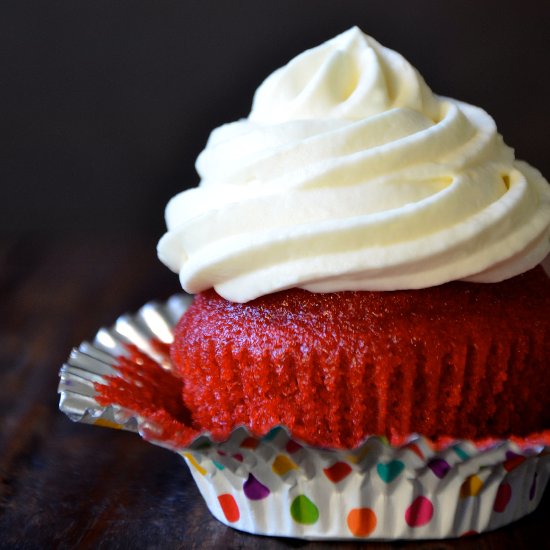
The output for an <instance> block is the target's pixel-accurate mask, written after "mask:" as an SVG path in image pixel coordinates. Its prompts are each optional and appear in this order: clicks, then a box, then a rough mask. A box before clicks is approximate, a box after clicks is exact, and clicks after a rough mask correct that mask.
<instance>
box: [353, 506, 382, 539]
mask: <svg viewBox="0 0 550 550" xmlns="http://www.w3.org/2000/svg"><path fill="white" fill-rule="evenodd" d="M376 523H377V519H376V514H375V513H374V512H373V511H372V510H371V509H370V508H354V509H353V510H351V511H350V513H349V514H348V517H347V524H348V529H349V530H350V531H351V533H352V534H353V535H355V536H356V537H368V536H369V535H370V534H371V533H372V532H373V531H374V529H375V528H376Z"/></svg>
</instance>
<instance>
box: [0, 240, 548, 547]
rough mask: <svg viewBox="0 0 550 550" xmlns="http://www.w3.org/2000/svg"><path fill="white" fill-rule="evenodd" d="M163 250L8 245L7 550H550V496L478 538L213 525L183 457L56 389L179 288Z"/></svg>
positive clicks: (1, 307) (0, 498)
mask: <svg viewBox="0 0 550 550" xmlns="http://www.w3.org/2000/svg"><path fill="white" fill-rule="evenodd" d="M154 245H155V243H154V242H153V241H150V242H147V240H146V239H137V238H133V239H130V238H122V237H120V238H95V239H94V238H90V237H81V238H76V237H73V238H72V239H70V240H68V239H63V240H58V241H57V242H49V243H47V242H42V241H40V240H39V239H35V238H30V237H29V238H24V239H18V240H10V241H4V242H2V243H0V327H1V330H0V358H1V359H0V361H1V362H0V419H1V424H0V548H21V549H27V548H28V549H31V548H167V549H170V548H185V549H193V548H225V549H237V548H252V549H254V548H258V549H259V548H262V549H265V550H268V549H280V548H297V547H304V548H307V549H308V550H309V549H310V548H311V549H315V548H329V547H330V548H350V549H351V548H361V547H363V548H370V549H372V550H378V549H380V550H381V549H389V548H404V549H407V550H415V549H426V550H428V549H429V550H435V549H468V550H469V549H476V550H489V549H492V550H497V549H498V550H502V549H514V550H517V549H544V548H550V543H549V542H548V532H549V531H548V529H549V527H548V522H549V520H550V513H549V512H550V494H549V493H550V492H549V491H548V490H547V491H546V495H545V497H544V499H543V502H542V504H541V506H540V507H539V509H538V510H537V511H536V512H534V513H533V514H531V515H530V516H528V517H526V518H524V519H523V520H521V521H519V522H516V523H515V524H512V525H510V526H508V527H506V528H503V529H500V530H498V531H495V532H493V533H488V534H484V535H480V536H476V537H473V538H471V539H463V540H451V541H436V542H433V541H432V542H419V543H406V542H393V543H380V542H371V543H363V544H360V543H332V544H331V543H307V542H304V541H295V540H284V539H273V538H263V537H255V536H251V535H246V534H243V533H239V532H237V531H234V530H232V529H230V528H228V527H225V526H224V525H222V524H220V523H218V522H217V521H216V520H214V519H213V518H212V517H211V516H210V514H209V512H208V510H207V508H206V506H205V505H204V503H203V502H202V500H201V498H200V496H199V494H198V491H197V489H196V488H195V486H194V484H193V481H192V479H191V477H190V474H189V472H188V470H187V466H186V465H185V464H184V463H183V461H182V460H181V459H180V458H179V457H178V456H176V455H175V454H173V453H171V452H169V451H166V450H164V449H160V448H157V447H154V446H152V445H150V444H148V443H146V442H144V441H142V440H141V439H140V438H139V437H138V436H136V435H134V434H130V433H122V432H118V431H114V430H109V429H104V428H98V427H93V426H86V425H82V424H73V423H72V422H70V421H69V420H68V419H67V418H66V417H65V416H64V415H63V414H62V413H60V412H59V411H58V408H57V402H58V399H57V395H56V389H57V374H58V370H59V367H60V365H61V364H62V363H63V361H64V360H65V359H66V358H67V355H68V353H69V352H70V350H71V348H72V347H73V346H75V345H78V344H79V343H80V342H81V341H82V340H85V339H91V338H92V337H93V335H94V333H95V332H96V330H97V329H98V328H100V327H101V326H108V325H110V324H112V322H113V321H114V320H115V318H116V317H117V316H118V315H120V314H122V313H124V312H129V311H134V310H136V309H138V308H139V307H140V306H141V305H143V304H144V303H145V302H147V301H149V300H152V299H165V298H167V297H168V296H169V295H171V294H172V293H174V292H177V291H178V290H179V288H178V282H177V277H176V276H175V275H173V274H171V273H170V272H168V270H167V269H166V268H164V267H163V266H162V265H160V263H159V262H158V261H157V259H156V256H155V251H154Z"/></svg>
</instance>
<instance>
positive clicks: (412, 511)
mask: <svg viewBox="0 0 550 550" xmlns="http://www.w3.org/2000/svg"><path fill="white" fill-rule="evenodd" d="M433 515H434V506H433V504H432V503H431V501H430V500H429V499H427V498H426V497H423V496H419V497H416V498H415V499H414V501H413V503H412V504H411V505H410V506H409V507H408V508H407V510H406V511H405V521H406V522H407V525H408V526H409V527H422V526H423V525H426V524H428V523H429V522H430V520H431V519H432V517H433Z"/></svg>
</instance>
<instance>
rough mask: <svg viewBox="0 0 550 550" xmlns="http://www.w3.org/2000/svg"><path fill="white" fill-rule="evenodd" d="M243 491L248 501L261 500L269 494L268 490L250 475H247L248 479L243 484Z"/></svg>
mask: <svg viewBox="0 0 550 550" xmlns="http://www.w3.org/2000/svg"><path fill="white" fill-rule="evenodd" d="M243 491H244V494H245V495H246V497H247V498H249V499H250V500H262V499H263V498H266V497H267V496H269V494H270V492H271V491H270V490H269V489H268V488H267V487H266V486H265V485H263V484H262V483H260V482H259V481H258V480H257V479H256V478H255V477H254V476H253V475H252V474H249V475H248V479H247V480H246V481H245V482H244V483H243Z"/></svg>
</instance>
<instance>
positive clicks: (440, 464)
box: [428, 458, 451, 479]
mask: <svg viewBox="0 0 550 550" xmlns="http://www.w3.org/2000/svg"><path fill="white" fill-rule="evenodd" d="M428 468H429V469H430V470H431V471H432V472H433V473H434V475H435V476H436V477H438V478H439V479H443V478H444V477H445V476H446V475H447V474H448V473H449V470H450V469H451V465H450V464H449V463H448V462H447V461H446V460H443V459H442V458H432V460H430V462H428Z"/></svg>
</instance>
